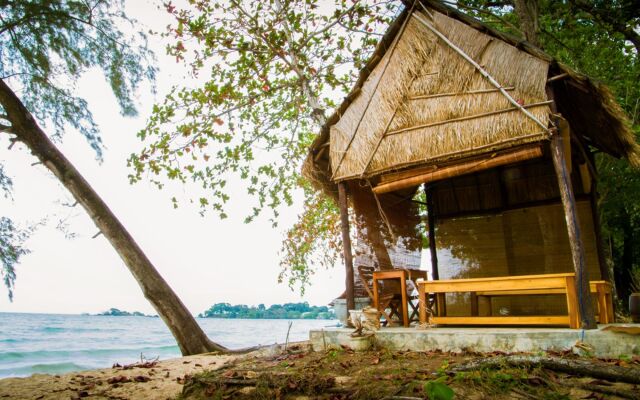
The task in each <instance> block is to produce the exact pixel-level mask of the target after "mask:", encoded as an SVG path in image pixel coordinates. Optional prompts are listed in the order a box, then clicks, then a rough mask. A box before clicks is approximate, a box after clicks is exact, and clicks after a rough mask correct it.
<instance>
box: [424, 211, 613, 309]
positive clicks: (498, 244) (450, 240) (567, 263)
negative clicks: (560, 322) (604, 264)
mask: <svg viewBox="0 0 640 400" xmlns="http://www.w3.org/2000/svg"><path fill="white" fill-rule="evenodd" d="M577 207H578V216H579V219H580V228H581V231H582V234H583V239H584V245H585V252H586V265H587V273H588V275H589V280H599V279H601V278H600V270H599V267H598V254H597V249H596V239H595V233H594V227H593V219H592V214H591V205H590V203H589V202H588V201H579V202H577ZM436 244H437V252H438V267H439V270H440V278H441V279H459V278H480V277H490V276H506V275H534V274H551V273H561V272H573V265H572V260H571V251H570V248H569V239H568V235H567V227H566V223H565V220H564V212H563V209H562V205H560V204H553V205H546V206H539V207H530V208H524V209H519V210H513V211H508V212H504V213H501V214H497V215H492V216H482V217H467V218H452V219H445V220H441V221H437V223H436ZM492 304H493V309H492V312H493V313H494V314H496V315H498V314H503V315H509V314H517V315H551V314H557V313H560V312H563V310H564V307H566V306H565V304H566V300H563V299H562V297H561V296H559V295H558V296H553V295H551V296H533V297H531V296H526V297H518V296H514V297H508V296H504V297H496V298H494V299H493V302H492ZM564 311H566V310H564ZM470 312H471V306H470V302H469V296H468V295H448V297H447V313H448V315H469V313H470Z"/></svg>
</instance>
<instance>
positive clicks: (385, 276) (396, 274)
mask: <svg viewBox="0 0 640 400" xmlns="http://www.w3.org/2000/svg"><path fill="white" fill-rule="evenodd" d="M419 278H422V279H427V271H424V270H420V269H389V270H384V271H374V272H373V305H374V307H375V308H376V309H378V307H379V300H378V281H384V280H394V279H398V280H400V295H401V296H402V324H403V325H404V326H405V327H408V326H409V310H408V308H407V302H408V301H409V300H408V299H407V279H411V280H412V281H413V282H416V281H417V280H418V279H419ZM416 287H417V286H416Z"/></svg>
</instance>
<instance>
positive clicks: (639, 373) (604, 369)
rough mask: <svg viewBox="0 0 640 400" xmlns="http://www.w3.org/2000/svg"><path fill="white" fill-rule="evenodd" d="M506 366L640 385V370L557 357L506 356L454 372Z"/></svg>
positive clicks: (478, 362) (453, 370)
mask: <svg viewBox="0 0 640 400" xmlns="http://www.w3.org/2000/svg"><path fill="white" fill-rule="evenodd" d="M505 365H508V366H512V367H526V368H532V367H538V366H540V367H542V368H546V369H550V370H552V371H557V372H564V373H567V374H575V375H583V376H591V377H594V378H598V379H606V380H608V381H612V382H625V383H633V384H640V368H625V367H619V366H616V365H606V364H602V363H593V362H591V361H584V360H573V359H565V358H557V357H539V356H520V355H515V356H506V357H495V358H489V359H482V360H476V361H472V362H470V363H468V364H466V365H462V366H460V367H457V368H453V369H452V370H451V371H452V372H465V371H474V370H478V369H483V368H499V367H503V366H505Z"/></svg>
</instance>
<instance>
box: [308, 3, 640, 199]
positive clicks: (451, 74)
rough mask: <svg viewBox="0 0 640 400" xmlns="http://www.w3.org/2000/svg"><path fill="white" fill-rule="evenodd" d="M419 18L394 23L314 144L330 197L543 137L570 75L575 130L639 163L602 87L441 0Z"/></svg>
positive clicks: (312, 163)
mask: <svg viewBox="0 0 640 400" xmlns="http://www.w3.org/2000/svg"><path fill="white" fill-rule="evenodd" d="M422 6H426V8H427V10H424V8H423V7H422ZM413 14H416V15H413V16H412V17H410V18H407V17H408V16H409V11H408V10H405V11H404V12H403V13H402V14H401V15H400V16H399V17H398V19H397V20H396V21H395V22H394V23H393V24H392V25H391V27H390V28H389V30H388V31H387V33H386V34H385V36H384V37H383V39H382V40H381V42H380V43H379V45H378V48H377V49H376V51H375V53H374V55H373V56H372V59H371V60H370V62H369V63H368V64H367V66H366V67H365V68H364V69H363V71H361V75H360V79H359V80H358V82H357V84H356V86H355V87H354V89H353V91H352V92H351V93H350V94H349V96H347V98H346V99H345V101H344V102H343V103H342V105H341V106H340V107H339V108H338V110H336V112H335V113H334V114H333V115H332V116H331V117H330V118H329V119H328V121H327V123H326V124H325V126H323V127H322V129H321V132H320V135H319V136H318V137H317V138H316V140H315V141H314V142H313V144H312V146H311V149H310V153H309V156H308V157H307V160H306V161H305V165H304V167H303V173H304V174H305V176H307V177H308V178H310V179H311V180H312V181H313V182H314V183H316V185H318V186H322V187H323V188H324V189H325V190H329V191H332V187H333V182H336V181H340V180H346V179H356V178H362V177H365V178H370V177H374V176H376V175H379V174H381V173H384V172H388V171H390V170H398V169H402V168H406V167H409V166H414V165H422V164H438V163H441V162H448V161H450V160H451V159H454V158H463V157H468V156H472V155H475V154H478V153H482V152H494V151H496V150H501V149H503V148H506V147H510V146H516V145H521V144H524V143H529V142H532V141H540V140H544V139H545V138H547V137H548V135H549V132H548V131H546V130H545V129H544V127H545V126H546V125H547V123H548V115H549V111H550V110H549V106H548V103H547V102H546V100H547V96H546V93H545V86H546V83H547V79H548V77H550V76H557V75H560V74H566V75H567V76H566V77H565V78H564V79H559V80H557V81H555V82H554V84H553V85H554V91H555V96H556V98H555V100H556V105H557V107H558V110H559V112H560V113H562V114H563V116H564V117H565V118H566V119H567V120H568V121H569V123H570V124H571V126H572V128H573V130H574V131H575V132H578V133H579V134H581V135H582V136H583V137H584V139H585V141H586V142H587V143H589V144H590V145H593V146H595V147H597V148H599V149H601V150H603V151H605V152H607V153H609V154H612V155H614V156H616V157H627V158H628V159H629V160H630V161H631V162H632V163H633V164H634V165H640V147H639V146H638V144H637V143H636V142H635V138H634V135H633V132H632V131H631V130H630V127H629V122H628V121H627V118H626V116H625V115H624V113H623V111H622V110H621V108H620V106H619V105H618V104H617V102H616V101H615V99H614V97H613V95H612V94H611V93H610V91H609V90H608V89H607V88H606V87H604V86H603V85H600V84H598V83H596V82H594V81H592V80H590V79H589V78H588V77H586V76H584V75H582V74H579V73H577V72H575V71H572V70H571V69H569V68H568V67H566V66H564V65H560V64H558V63H557V62H555V61H554V60H553V59H552V57H550V56H549V55H547V54H545V53H544V52H542V51H541V50H540V49H538V48H536V47H534V46H532V45H531V44H529V43H527V42H525V41H522V40H520V39H518V38H515V37H513V36H510V35H507V34H504V33H501V32H498V31H496V30H494V29H492V28H490V27H488V26H486V25H484V24H482V23H481V22H479V21H477V20H475V19H473V18H471V17H469V16H467V15H466V14H463V13H461V12H460V11H458V10H456V9H453V8H451V7H448V6H446V5H444V4H442V3H439V2H437V1H434V0H422V5H420V6H418V7H416V10H414V11H413ZM424 21H427V23H428V24H430V25H431V26H432V27H435V29H436V31H435V32H434V30H432V29H431V28H429V26H427V25H426V24H425V23H424ZM438 34H441V35H442V36H441V37H438ZM443 37H444V38H443ZM496 39H498V40H496ZM447 40H448V41H450V42H451V44H453V46H457V47H459V48H460V51H461V52H463V53H465V54H466V55H468V56H469V57H470V58H472V59H473V60H475V61H477V62H478V64H479V67H480V68H483V69H484V70H485V71H486V72H487V73H488V74H489V75H490V76H491V77H492V78H495V81H497V82H499V84H500V85H501V86H502V87H505V88H506V91H507V93H508V95H505V94H503V93H500V92H499V91H497V90H496V88H495V86H492V85H491V84H490V83H489V80H488V79H487V78H486V77H483V76H482V75H481V74H480V73H478V72H479V71H478V69H477V68H476V67H474V66H473V65H472V64H471V63H470V62H468V60H465V59H464V58H463V57H462V56H461V55H460V53H458V52H457V51H456V50H455V48H454V47H452V46H451V44H447V43H446V41H447ZM508 96H510V97H511V101H510V100H509V99H508ZM514 100H517V103H518V104H514ZM519 104H521V105H524V108H525V109H526V112H525V111H523V110H522V109H520V108H519V107H520V106H519ZM527 112H528V115H527ZM327 150H329V151H327Z"/></svg>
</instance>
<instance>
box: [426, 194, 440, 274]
mask: <svg viewBox="0 0 640 400" xmlns="http://www.w3.org/2000/svg"><path fill="white" fill-rule="evenodd" d="M424 190H425V193H426V195H427V225H428V229H429V253H430V254H431V276H432V278H433V280H434V281H437V280H439V279H440V272H439V271H438V253H437V251H436V250H437V249H436V215H435V210H434V208H433V190H432V189H431V188H429V187H428V186H427V185H425V187H424Z"/></svg>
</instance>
